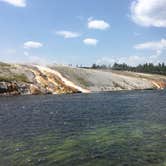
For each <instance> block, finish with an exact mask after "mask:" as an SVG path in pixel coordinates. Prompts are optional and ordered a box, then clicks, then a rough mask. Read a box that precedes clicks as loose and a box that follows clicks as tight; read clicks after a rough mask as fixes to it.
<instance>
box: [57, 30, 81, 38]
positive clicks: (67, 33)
mask: <svg viewBox="0 0 166 166" xmlns="http://www.w3.org/2000/svg"><path fill="white" fill-rule="evenodd" d="M56 34H57V35H59V36H62V37H64V38H66V39H68V38H77V37H79V36H81V34H80V33H77V32H71V31H57V32H56Z"/></svg>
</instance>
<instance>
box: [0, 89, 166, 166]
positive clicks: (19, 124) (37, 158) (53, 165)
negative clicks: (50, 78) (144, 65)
mask: <svg viewBox="0 0 166 166" xmlns="http://www.w3.org/2000/svg"><path fill="white" fill-rule="evenodd" d="M1 165H2V166H166V91H133V92H112V93H101V94H76V95H62V96H24V97H23V96H18V97H0V166H1Z"/></svg>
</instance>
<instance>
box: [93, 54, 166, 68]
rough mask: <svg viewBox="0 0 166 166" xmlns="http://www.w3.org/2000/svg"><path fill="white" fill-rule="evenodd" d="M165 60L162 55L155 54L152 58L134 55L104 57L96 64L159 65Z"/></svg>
mask: <svg viewBox="0 0 166 166" xmlns="http://www.w3.org/2000/svg"><path fill="white" fill-rule="evenodd" d="M164 61H165V59H164V58H163V57H162V56H160V54H153V55H150V56H137V55H133V56H123V57H118V58H115V57H112V58H109V57H104V58H100V59H98V60H97V61H96V64H99V65H102V64H105V65H113V64H114V63H115V62H116V63H120V64H122V63H126V64H128V65H130V66H137V65H139V64H145V63H153V64H158V63H159V62H164Z"/></svg>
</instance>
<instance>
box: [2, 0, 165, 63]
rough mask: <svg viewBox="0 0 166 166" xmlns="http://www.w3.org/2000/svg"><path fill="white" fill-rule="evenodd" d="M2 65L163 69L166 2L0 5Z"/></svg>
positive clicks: (16, 1)
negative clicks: (151, 66)
mask: <svg viewBox="0 0 166 166" xmlns="http://www.w3.org/2000/svg"><path fill="white" fill-rule="evenodd" d="M0 61H3V62H10V63H39V64H48V63H49V64H50V63H57V64H73V65H76V64H78V65H85V66H89V65H91V64H93V63H97V64H113V63H114V62H118V63H127V64H129V65H138V64H143V63H146V62H150V63H155V64H157V63H159V62H165V63H166V0H0Z"/></svg>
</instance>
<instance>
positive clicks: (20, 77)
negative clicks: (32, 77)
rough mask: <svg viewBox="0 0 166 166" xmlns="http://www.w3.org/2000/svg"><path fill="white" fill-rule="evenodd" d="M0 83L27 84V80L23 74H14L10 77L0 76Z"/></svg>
mask: <svg viewBox="0 0 166 166" xmlns="http://www.w3.org/2000/svg"><path fill="white" fill-rule="evenodd" d="M0 81H7V82H10V81H18V82H28V81H29V80H28V78H27V77H26V75H25V74H14V75H12V76H0Z"/></svg>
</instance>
